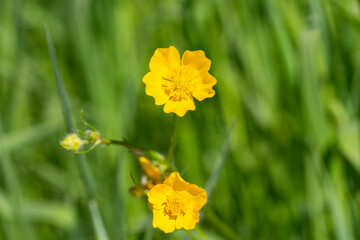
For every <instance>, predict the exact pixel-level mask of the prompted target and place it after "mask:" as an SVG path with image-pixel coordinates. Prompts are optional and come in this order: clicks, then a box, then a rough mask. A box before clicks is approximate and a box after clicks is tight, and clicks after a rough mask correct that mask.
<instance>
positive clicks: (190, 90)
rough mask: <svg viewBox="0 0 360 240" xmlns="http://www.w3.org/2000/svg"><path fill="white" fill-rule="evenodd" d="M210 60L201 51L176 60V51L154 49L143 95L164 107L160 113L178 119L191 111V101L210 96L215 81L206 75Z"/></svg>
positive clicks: (144, 79) (178, 56)
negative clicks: (152, 98) (171, 113)
mask: <svg viewBox="0 0 360 240" xmlns="http://www.w3.org/2000/svg"><path fill="white" fill-rule="evenodd" d="M210 65H211V61H210V59H208V58H206V57H205V53H204V52H203V51H201V50H198V51H189V50H186V51H185V52H184V54H183V56H182V59H180V54H179V52H178V50H177V49H176V48H175V47H173V46H171V47H169V48H158V49H156V51H155V53H154V55H153V56H152V58H151V60H150V72H149V73H147V74H146V75H145V76H144V78H143V82H144V83H145V84H146V90H145V91H146V94H147V95H149V96H152V97H154V99H155V104H156V105H163V104H165V105H164V112H166V113H170V112H174V113H176V114H177V115H178V116H180V117H182V116H184V115H185V113H186V112H187V111H188V110H192V111H193V110H195V104H194V100H193V98H196V99H197V100H199V101H202V100H204V99H205V98H209V97H212V96H214V94H215V91H214V90H213V89H212V87H213V86H214V85H215V84H216V79H215V78H214V77H213V76H211V75H210V74H209V72H208V71H209V69H210Z"/></svg>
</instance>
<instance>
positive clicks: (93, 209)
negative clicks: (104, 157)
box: [44, 25, 108, 240]
mask: <svg viewBox="0 0 360 240" xmlns="http://www.w3.org/2000/svg"><path fill="white" fill-rule="evenodd" d="M44 30H45V35H46V41H47V45H48V50H49V54H50V58H51V63H52V66H53V71H54V76H55V81H56V85H57V90H58V93H59V96H60V100H61V105H62V107H63V113H64V116H65V119H66V127H67V129H68V132H69V133H70V132H74V130H75V129H76V128H75V124H74V122H73V119H72V115H71V110H70V104H69V101H68V98H67V93H66V89H65V86H64V80H63V78H62V75H61V71H60V68H59V64H58V61H57V56H56V51H55V47H54V44H53V41H52V38H51V35H50V31H49V29H48V28H47V26H46V25H45V26H44ZM77 159H78V164H79V170H80V173H81V176H82V178H83V181H84V184H85V187H86V190H87V198H88V199H87V200H88V203H89V209H90V213H91V217H92V220H93V223H94V228H95V232H96V234H97V236H98V240H108V237H107V233H106V230H105V227H104V223H103V220H102V218H101V215H100V212H99V209H98V205H97V203H96V200H95V194H96V190H95V184H94V179H93V177H92V174H91V171H90V168H89V165H88V162H87V159H86V156H85V155H80V154H79V155H77Z"/></svg>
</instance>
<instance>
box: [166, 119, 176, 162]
mask: <svg viewBox="0 0 360 240" xmlns="http://www.w3.org/2000/svg"><path fill="white" fill-rule="evenodd" d="M177 123H178V117H177V115H176V114H174V118H173V125H172V130H171V137H170V146H169V151H168V155H167V158H166V162H167V163H168V164H169V165H171V160H172V157H173V155H174V151H175V146H176V138H177V131H176V130H177V125H178V124H177Z"/></svg>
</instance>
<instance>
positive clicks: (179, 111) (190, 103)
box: [164, 98, 195, 117]
mask: <svg viewBox="0 0 360 240" xmlns="http://www.w3.org/2000/svg"><path fill="white" fill-rule="evenodd" d="M189 110H191V111H194V110H195V104H194V100H193V99H192V98H191V99H190V98H189V99H187V100H182V101H171V100H169V101H168V102H167V103H166V104H165V106H164V112H166V113H171V112H173V113H176V115H178V116H179V117H183V116H184V115H185V113H186V112H187V111H189Z"/></svg>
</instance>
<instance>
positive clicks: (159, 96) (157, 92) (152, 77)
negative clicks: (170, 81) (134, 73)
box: [143, 72, 169, 105]
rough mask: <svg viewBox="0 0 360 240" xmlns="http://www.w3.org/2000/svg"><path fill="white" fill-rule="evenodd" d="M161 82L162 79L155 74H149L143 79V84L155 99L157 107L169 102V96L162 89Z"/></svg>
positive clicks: (148, 93) (147, 92)
mask: <svg viewBox="0 0 360 240" xmlns="http://www.w3.org/2000/svg"><path fill="white" fill-rule="evenodd" d="M161 81H162V77H161V76H160V75H159V74H158V73H154V72H148V73H147V74H146V75H145V76H144V78H143V82H144V83H145V84H146V88H145V92H146V94H147V95H149V96H152V97H154V99H155V104H156V105H163V104H165V103H167V102H168V101H169V96H167V95H166V94H165V93H164V90H163V89H162V88H161Z"/></svg>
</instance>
